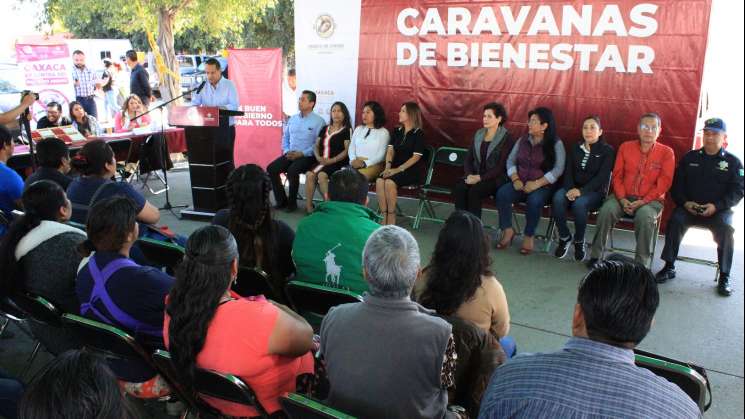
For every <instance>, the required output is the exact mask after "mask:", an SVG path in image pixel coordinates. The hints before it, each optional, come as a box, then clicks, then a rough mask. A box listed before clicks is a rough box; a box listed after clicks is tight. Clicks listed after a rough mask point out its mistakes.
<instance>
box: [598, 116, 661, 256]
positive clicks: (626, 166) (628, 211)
mask: <svg viewBox="0 0 745 419" xmlns="http://www.w3.org/2000/svg"><path fill="white" fill-rule="evenodd" d="M638 130H639V131H638V132H639V139H638V140H631V141H626V142H624V143H623V144H621V146H620V147H619V148H618V154H617V156H616V162H615V165H614V166H613V181H612V185H613V193H612V194H611V195H609V196H608V198H607V199H606V200H605V202H603V205H602V206H601V207H600V212H599V213H598V218H597V226H596V228H595V238H594V239H593V240H592V251H591V252H590V259H589V260H588V261H587V266H588V267H589V268H590V269H592V266H593V265H595V263H597V261H598V259H599V258H600V257H601V256H602V255H603V252H604V250H605V244H606V242H607V241H608V234H610V232H611V230H612V229H613V227H614V226H615V225H616V223H617V222H618V220H619V219H621V217H622V216H628V217H633V218H634V234H635V235H636V261H637V262H639V263H641V264H642V265H644V266H647V265H649V262H650V260H651V258H652V240H657V237H654V233H655V224H656V223H657V219H658V218H659V216H660V212H662V210H663V208H664V202H665V193H666V192H667V191H668V189H670V186H671V185H672V183H673V172H674V171H675V154H674V153H673V149H672V148H670V147H668V146H666V145H664V144H660V143H659V142H657V138H658V137H659V136H660V132H661V131H662V120H661V119H660V116H659V115H657V114H655V113H647V114H644V115H642V117H641V118H639V127H638Z"/></svg>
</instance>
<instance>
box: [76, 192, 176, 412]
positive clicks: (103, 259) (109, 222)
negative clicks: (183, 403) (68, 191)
mask: <svg viewBox="0 0 745 419" xmlns="http://www.w3.org/2000/svg"><path fill="white" fill-rule="evenodd" d="M136 215H137V207H136V206H135V203H134V202H132V200H131V199H129V198H127V197H124V196H114V197H110V198H106V199H104V200H102V201H99V202H97V203H96V204H95V205H94V206H93V208H91V212H90V216H89V217H88V223H87V226H86V231H87V233H88V240H86V241H85V242H84V243H83V244H82V245H81V248H80V250H81V253H83V256H85V257H86V259H84V260H83V266H82V267H81V268H80V270H79V271H78V277H77V282H76V292H77V296H78V300H79V301H80V314H81V315H82V316H85V317H88V318H90V319H93V320H97V321H99V322H102V323H106V324H110V325H112V326H115V327H118V328H120V329H122V330H124V331H126V332H128V333H129V334H131V335H133V336H134V338H135V340H137V341H138V342H139V343H140V344H141V345H143V346H145V347H146V348H148V349H155V348H163V347H164V345H163V313H164V311H165V298H166V295H168V292H169V291H170V289H171V286H172V285H173V278H171V277H170V276H169V275H167V274H165V273H164V272H162V271H160V270H158V269H155V268H152V267H146V266H140V265H138V264H137V263H136V262H135V261H134V260H132V259H130V257H129V251H130V249H131V248H132V245H133V244H134V243H135V240H137V236H138V224H137V222H136V218H135V217H136ZM111 368H112V369H113V370H114V372H115V373H116V374H117V376H118V377H119V379H120V380H122V381H124V382H125V383H124V387H125V390H126V391H127V392H128V393H130V394H132V395H134V396H135V397H141V398H155V397H160V396H162V395H164V394H168V393H169V392H170V389H168V386H167V385H165V384H164V382H163V381H162V379H161V377H160V376H159V375H156V374H155V372H154V371H152V370H151V369H150V368H149V367H147V365H146V364H144V363H143V362H135V361H132V362H118V363H112V364H111Z"/></svg>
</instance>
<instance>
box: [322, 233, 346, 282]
mask: <svg viewBox="0 0 745 419" xmlns="http://www.w3.org/2000/svg"><path fill="white" fill-rule="evenodd" d="M339 246H341V243H337V244H336V246H334V247H332V248H331V249H329V250H327V251H326V257H325V258H323V262H324V263H325V264H326V276H325V277H324V282H326V283H327V284H329V285H331V286H333V287H338V286H339V278H340V277H341V268H342V267H341V266H339V265H337V264H336V255H335V254H334V253H333V250H334V249H336V248H337V247H339Z"/></svg>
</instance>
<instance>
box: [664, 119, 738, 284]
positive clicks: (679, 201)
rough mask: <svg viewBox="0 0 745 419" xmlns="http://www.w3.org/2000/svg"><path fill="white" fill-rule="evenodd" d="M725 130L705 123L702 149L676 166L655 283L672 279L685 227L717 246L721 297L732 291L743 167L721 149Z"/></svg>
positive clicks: (711, 122) (718, 121)
mask: <svg viewBox="0 0 745 419" xmlns="http://www.w3.org/2000/svg"><path fill="white" fill-rule="evenodd" d="M726 140H727V126H726V125H725V123H724V121H723V120H721V119H719V118H711V119H708V120H706V123H705V125H704V146H703V147H702V148H701V149H699V150H691V151H689V152H688V153H687V154H686V155H685V156H683V161H681V162H680V164H679V165H678V169H677V171H676V173H675V178H674V179H673V187H672V189H671V190H670V194H671V195H672V198H673V200H674V201H675V204H676V205H677V208H675V210H674V211H673V215H672V216H671V217H670V219H669V220H668V222H667V228H666V229H665V248H664V249H663V250H662V260H664V261H665V266H664V267H663V268H662V270H661V271H660V272H658V273H657V275H656V279H657V283H663V282H666V281H668V280H670V279H673V278H675V260H676V259H677V258H678V250H679V249H680V242H681V241H682V240H683V236H684V235H685V233H686V230H688V227H689V226H692V225H694V226H701V227H705V228H707V229H708V230H709V231H711V233H712V234H713V235H714V241H715V242H716V243H717V262H719V282H718V287H717V290H718V292H719V294H720V295H722V296H725V297H728V296H730V295H732V292H733V289H732V285H731V283H730V269H731V268H732V255H733V254H734V251H735V250H734V247H735V229H734V227H733V225H732V215H733V213H732V208H734V207H735V206H736V205H737V204H738V203H739V202H740V200H741V199H742V196H743V173H742V172H743V169H742V162H741V161H740V159H738V158H737V157H736V156H735V155H733V154H732V153H730V152H728V151H726V150H725V149H724V146H725V141H726Z"/></svg>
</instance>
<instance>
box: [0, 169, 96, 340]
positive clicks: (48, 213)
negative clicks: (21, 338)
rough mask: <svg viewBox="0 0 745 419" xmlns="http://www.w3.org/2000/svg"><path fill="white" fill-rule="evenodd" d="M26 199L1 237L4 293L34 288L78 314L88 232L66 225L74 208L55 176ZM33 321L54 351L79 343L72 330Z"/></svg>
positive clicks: (34, 186) (35, 185) (34, 187)
mask: <svg viewBox="0 0 745 419" xmlns="http://www.w3.org/2000/svg"><path fill="white" fill-rule="evenodd" d="M22 202H23V208H24V209H25V213H24V215H23V216H22V217H19V218H17V219H16V220H15V221H13V224H11V226H10V229H9V230H8V233H7V234H6V235H5V236H4V237H3V239H2V241H1V242H0V271H2V272H3V275H2V292H3V294H4V295H10V296H12V295H14V294H15V293H19V292H30V293H32V294H35V295H39V296H42V297H44V298H45V299H47V300H49V301H50V302H52V303H53V304H54V305H55V307H57V308H58V309H60V310H62V311H64V312H67V313H78V312H79V311H80V302H79V301H78V297H77V295H76V294H75V277H76V276H77V272H78V265H79V264H80V259H81V256H80V254H79V253H78V251H77V247H78V245H80V243H82V242H83V241H85V238H86V237H85V233H84V232H83V231H81V230H78V229H77V228H74V227H70V226H68V225H66V224H62V223H63V222H65V221H67V220H68V219H69V218H70V213H71V212H72V209H71V208H70V201H68V200H67V197H66V196H65V191H63V190H62V188H60V186H59V185H58V184H56V183H54V182H52V181H49V180H40V181H38V182H35V183H33V184H31V185H30V186H29V187H28V188H26V190H25V191H24V192H23V198H22ZM29 326H30V327H31V330H32V331H33V333H34V335H35V336H36V338H37V339H39V341H41V343H42V344H43V345H44V347H45V348H46V349H47V350H48V351H49V352H51V353H52V354H59V353H62V352H64V351H66V350H67V349H71V348H77V347H79V344H77V343H76V341H75V339H74V337H71V336H70V334H69V332H67V331H66V330H62V329H59V328H56V327H51V326H47V325H44V324H41V323H38V322H29Z"/></svg>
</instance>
